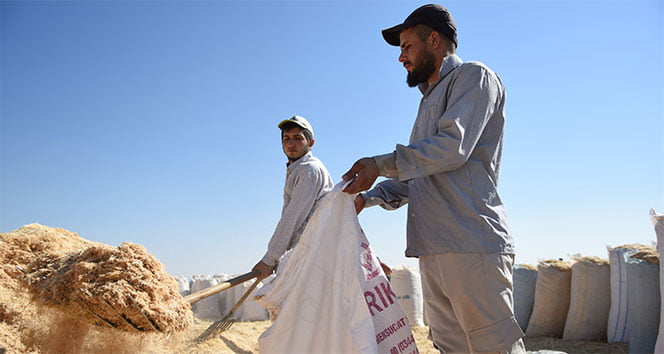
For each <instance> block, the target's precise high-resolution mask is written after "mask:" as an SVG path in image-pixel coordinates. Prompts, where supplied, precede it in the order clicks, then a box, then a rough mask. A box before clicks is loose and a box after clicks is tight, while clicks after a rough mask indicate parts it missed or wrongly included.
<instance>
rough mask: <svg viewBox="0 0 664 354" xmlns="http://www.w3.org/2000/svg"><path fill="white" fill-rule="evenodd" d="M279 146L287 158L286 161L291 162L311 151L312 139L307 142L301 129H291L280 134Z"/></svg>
mask: <svg viewBox="0 0 664 354" xmlns="http://www.w3.org/2000/svg"><path fill="white" fill-rule="evenodd" d="M281 146H282V147H283V149H284V153H285V154H286V156H288V161H290V162H293V161H295V160H297V159H299V158H300V157H302V156H304V154H306V153H308V152H309V151H311V147H312V146H314V139H311V141H309V140H307V138H306V137H305V136H304V134H303V133H302V128H291V129H287V130H283V131H282V132H281Z"/></svg>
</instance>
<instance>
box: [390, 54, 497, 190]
mask: <svg viewBox="0 0 664 354" xmlns="http://www.w3.org/2000/svg"><path fill="white" fill-rule="evenodd" d="M457 70H462V72H460V73H459V75H458V76H457V77H456V78H455V79H454V82H453V83H451V85H452V86H451V88H450V94H449V97H448V102H447V108H446V110H445V112H443V115H442V116H441V117H440V118H438V129H437V133H436V134H435V135H434V136H432V137H429V138H427V139H423V140H418V141H415V142H413V143H412V144H410V145H407V146H405V145H400V144H398V145H397V148H396V151H395V153H393V154H391V155H389V154H388V155H383V156H387V157H386V159H387V160H386V161H385V162H384V163H385V164H386V165H387V166H394V170H395V171H396V173H397V174H398V176H397V178H398V179H399V180H401V181H403V180H408V179H413V178H418V177H426V176H429V175H432V174H435V173H440V172H446V171H453V170H456V169H458V168H459V167H461V166H462V165H463V164H464V163H466V161H468V158H469V157H470V155H471V154H472V153H473V151H474V150H475V146H476V145H477V142H478V141H479V139H480V137H481V136H482V133H483V132H484V128H485V127H486V125H487V123H488V122H489V120H490V119H491V117H492V116H493V115H494V114H495V113H496V112H497V111H498V110H501V109H502V106H503V100H504V95H505V94H504V90H503V87H502V84H501V83H500V79H499V78H498V76H496V75H495V74H493V73H492V72H490V71H489V70H488V69H486V68H485V67H483V66H479V65H469V66H465V67H461V68H459V69H457Z"/></svg>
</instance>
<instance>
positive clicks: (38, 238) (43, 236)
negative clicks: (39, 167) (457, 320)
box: [0, 224, 629, 354]
mask: <svg viewBox="0 0 664 354" xmlns="http://www.w3.org/2000/svg"><path fill="white" fill-rule="evenodd" d="M95 244H96V243H93V242H90V241H87V240H84V239H81V238H79V237H78V235H77V234H75V233H72V232H69V231H67V230H63V229H55V228H50V227H46V226H42V225H38V224H31V225H27V226H26V227H24V228H22V229H20V230H16V231H14V232H11V233H0V354H5V353H68V354H76V353H95V354H97V353H131V354H134V353H149V354H152V353H155V354H156V353H159V354H161V353H175V354H179V353H203V354H205V353H257V352H258V337H259V336H260V334H261V333H263V332H264V331H265V329H266V328H267V327H269V326H270V322H269V321H261V322H238V323H235V324H234V325H233V326H232V327H231V328H230V329H229V330H227V331H226V332H224V333H223V334H221V335H220V336H218V337H215V338H212V339H210V340H208V341H206V342H204V343H199V344H194V343H193V339H194V338H196V337H197V336H198V335H199V334H201V333H203V331H204V330H205V329H206V328H208V326H209V325H210V324H211V323H212V322H208V321H201V320H198V319H193V320H192V322H193V324H191V325H190V326H189V327H187V328H186V329H185V330H184V331H180V332H178V331H175V332H172V333H170V334H163V333H158V332H154V331H153V332H138V331H134V332H128V331H122V330H119V329H117V328H116V329H114V328H109V326H103V325H94V324H91V323H90V322H89V321H81V320H79V319H77V318H74V317H72V315H73V314H75V311H74V312H72V311H68V310H66V309H64V310H63V307H62V306H45V303H44V302H43V301H44V299H41V298H35V297H34V296H31V294H30V293H29V291H28V288H27V287H26V283H25V281H22V280H21V279H22V277H23V276H22V272H23V271H22V270H21V269H27V265H28V264H29V263H30V262H31V261H32V260H33V259H34V258H36V257H37V256H40V255H44V254H52V255H55V256H58V255H62V254H64V253H67V252H71V251H72V250H74V251H83V250H86V249H89V248H90V247H91V246H93V245H95ZM174 286H176V285H174ZM413 334H414V336H415V340H416V342H417V345H418V349H419V351H420V353H423V354H429V353H437V351H436V350H435V349H434V348H433V344H432V343H431V341H429V340H428V339H427V334H428V328H427V327H413ZM525 344H526V349H527V350H528V351H530V352H538V351H540V350H550V351H559V352H565V353H603V354H604V353H628V352H629V346H628V345H627V344H624V343H620V344H615V343H614V344H609V343H602V342H589V341H563V340H561V339H557V338H526V340H525Z"/></svg>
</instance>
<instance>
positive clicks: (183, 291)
mask: <svg viewBox="0 0 664 354" xmlns="http://www.w3.org/2000/svg"><path fill="white" fill-rule="evenodd" d="M173 279H175V281H177V282H178V292H179V293H180V295H182V296H187V295H189V293H190V292H191V291H190V290H191V289H190V284H189V279H187V277H185V276H184V275H177V276H174V277H173Z"/></svg>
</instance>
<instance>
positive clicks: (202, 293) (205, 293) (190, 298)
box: [184, 270, 258, 304]
mask: <svg viewBox="0 0 664 354" xmlns="http://www.w3.org/2000/svg"><path fill="white" fill-rule="evenodd" d="M256 277H258V271H256V270H254V271H251V272H249V273H244V274H242V275H239V276H237V277H235V278H233V279H229V280H226V281H225V282H223V283H219V284H217V285H214V286H211V287H209V288H205V289H202V290H199V291H197V292H195V293H193V294H189V295H187V296H185V297H184V301H186V302H188V303H190V304H193V303H194V302H197V301H200V300H203V299H205V298H206V297H209V296H212V295H214V294H217V293H220V292H222V291H224V290H226V289H230V288H232V287H234V286H236V285H238V284H242V283H244V282H245V281H247V280H251V279H254V278H256Z"/></svg>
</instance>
